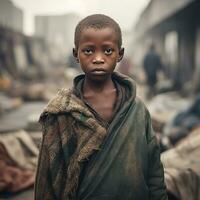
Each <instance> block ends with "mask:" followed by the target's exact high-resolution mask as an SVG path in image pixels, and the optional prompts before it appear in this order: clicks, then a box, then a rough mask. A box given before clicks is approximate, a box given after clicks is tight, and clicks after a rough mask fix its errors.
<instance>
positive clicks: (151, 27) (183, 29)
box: [132, 0, 200, 89]
mask: <svg viewBox="0 0 200 200" xmlns="http://www.w3.org/2000/svg"><path fill="white" fill-rule="evenodd" d="M133 35H134V41H133V43H132V46H133V47H134V49H132V52H133V54H134V57H135V58H137V64H138V65H140V66H141V65H142V59H143V56H144V54H145V52H146V50H147V48H148V46H149V45H150V44H151V43H155V45H156V47H157V50H158V51H159V53H160V54H161V56H162V60H163V62H164V64H165V70H166V73H167V74H168V76H169V77H170V78H171V79H173V80H174V81H175V82H176V83H177V84H179V85H183V84H184V83H187V82H188V81H191V80H192V81H194V88H195V89H200V81H199V77H200V57H199V56H198V55H200V1H198V0H167V1H166V0H151V1H150V2H149V4H148V5H147V7H146V8H145V10H144V11H143V12H142V14H141V16H140V18H139V20H138V22H137V24H136V26H135V28H134V32H133Z"/></svg>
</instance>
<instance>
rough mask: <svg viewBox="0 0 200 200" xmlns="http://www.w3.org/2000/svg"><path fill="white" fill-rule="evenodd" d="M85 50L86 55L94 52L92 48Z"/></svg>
mask: <svg viewBox="0 0 200 200" xmlns="http://www.w3.org/2000/svg"><path fill="white" fill-rule="evenodd" d="M83 52H84V54H86V55H91V54H92V53H93V51H92V49H84V50H83Z"/></svg>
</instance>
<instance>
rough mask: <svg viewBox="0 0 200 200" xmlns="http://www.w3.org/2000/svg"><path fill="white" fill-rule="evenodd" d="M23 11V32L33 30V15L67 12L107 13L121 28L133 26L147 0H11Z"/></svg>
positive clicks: (84, 13)
mask: <svg viewBox="0 0 200 200" xmlns="http://www.w3.org/2000/svg"><path fill="white" fill-rule="evenodd" d="M13 2H14V4H15V5H16V6H18V7H19V8H21V9H23V11H24V32H25V33H26V34H29V35H31V34H32V33H33V32H34V15H51V14H58V15H59V14H67V13H71V12H75V13H77V14H80V15H81V16H83V17H84V16H86V15H89V14H94V13H102V14H107V15H109V16H111V17H113V18H114V19H115V20H117V21H118V22H119V24H120V26H121V27H122V29H123V30H127V29H130V28H132V27H133V25H134V23H135V22H136V20H137V19H138V17H139V14H140V12H141V11H142V9H144V7H145V6H146V5H147V3H148V2H149V0H140V1H136V0H123V1H121V0H59V1H57V0H40V1H36V0H13Z"/></svg>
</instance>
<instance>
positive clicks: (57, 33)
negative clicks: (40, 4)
mask: <svg viewBox="0 0 200 200" xmlns="http://www.w3.org/2000/svg"><path fill="white" fill-rule="evenodd" d="M79 20H80V16H78V15H77V14H74V13H70V14H66V15H54V16H50V15H49V16H35V36H37V37H42V38H44V39H45V40H46V41H47V42H48V44H50V45H54V46H55V47H59V48H60V49H63V50H64V51H65V53H69V52H71V50H72V47H73V34H74V29H75V26H76V24H77V22H78V21H79Z"/></svg>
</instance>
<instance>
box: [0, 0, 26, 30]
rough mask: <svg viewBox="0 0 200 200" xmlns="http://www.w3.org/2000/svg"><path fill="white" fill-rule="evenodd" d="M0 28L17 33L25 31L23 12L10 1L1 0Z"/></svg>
mask: <svg viewBox="0 0 200 200" xmlns="http://www.w3.org/2000/svg"><path fill="white" fill-rule="evenodd" d="M0 26H1V27H4V28H9V29H12V30H14V31H17V32H22V31H23V11H22V10H21V9H20V8H18V7H16V6H15V5H14V4H13V3H12V2H11V1H10V0H0Z"/></svg>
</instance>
